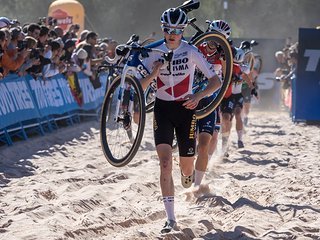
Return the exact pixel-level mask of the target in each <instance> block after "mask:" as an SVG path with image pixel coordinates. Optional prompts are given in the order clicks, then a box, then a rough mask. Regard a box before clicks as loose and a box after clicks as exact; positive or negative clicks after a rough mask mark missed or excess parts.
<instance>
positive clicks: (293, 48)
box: [274, 38, 298, 110]
mask: <svg viewBox="0 0 320 240" xmlns="http://www.w3.org/2000/svg"><path fill="white" fill-rule="evenodd" d="M275 58H276V61H277V65H278V66H277V69H276V70H275V72H274V73H275V76H276V79H277V80H278V81H280V82H281V88H282V91H281V100H282V104H283V106H284V107H286V108H288V109H289V110H290V109H291V103H292V102H291V101H292V99H291V98H292V89H291V86H292V81H293V80H294V78H296V76H297V72H296V71H297V64H298V42H296V43H294V44H292V43H291V41H290V38H289V39H288V40H287V43H286V45H285V46H284V48H283V49H282V50H280V51H277V52H276V53H275Z"/></svg>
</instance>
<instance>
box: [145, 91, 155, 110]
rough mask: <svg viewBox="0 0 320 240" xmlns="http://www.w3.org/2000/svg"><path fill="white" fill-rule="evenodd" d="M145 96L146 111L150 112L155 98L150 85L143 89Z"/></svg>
mask: <svg viewBox="0 0 320 240" xmlns="http://www.w3.org/2000/svg"><path fill="white" fill-rule="evenodd" d="M145 98H146V113H150V112H152V111H153V107H154V101H155V98H156V92H155V91H154V90H153V88H152V87H150V86H148V87H147V89H146V91H145Z"/></svg>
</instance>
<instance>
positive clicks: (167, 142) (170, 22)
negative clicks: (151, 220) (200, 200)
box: [141, 8, 221, 233]
mask: <svg viewBox="0 0 320 240" xmlns="http://www.w3.org/2000/svg"><path fill="white" fill-rule="evenodd" d="M187 23H188V18H187V15H186V14H185V13H184V12H183V11H182V10H181V9H178V8H170V9H168V10H166V11H165V12H164V13H163V14H162V16H161V27H162V30H163V33H164V38H165V41H164V42H163V43H162V44H160V45H159V46H157V47H156V48H158V49H161V50H163V51H165V52H169V51H170V50H172V51H173V58H172V61H171V64H169V65H166V66H165V65H164V64H163V63H162V62H163V61H159V60H161V58H162V57H161V54H159V53H156V52H152V53H151V54H150V56H149V57H148V58H147V59H146V60H145V62H144V63H145V66H146V67H147V68H148V69H149V70H150V72H151V74H150V75H149V76H148V77H146V78H144V79H142V80H141V84H142V86H143V88H146V87H147V86H148V84H149V83H150V82H151V81H152V80H153V79H156V80H157V92H156V101H155V106H154V138H155V144H156V150H157V153H158V157H159V160H160V186H161V191H162V196H163V202H164V206H165V210H166V213H167V221H166V223H165V226H164V227H163V229H162V230H161V233H168V232H170V231H171V230H172V229H173V228H174V226H175V225H176V218H175V214H174V184H173V178H172V142H173V137H174V132H176V136H177V142H178V146H179V158H180V159H179V160H180V168H181V181H182V185H183V186H184V187H190V186H191V185H192V180H193V170H194V155H195V146H196V131H195V130H196V117H195V108H196V107H197V105H198V103H199V101H200V99H201V98H203V97H205V96H207V95H210V94H212V93H213V92H214V91H215V90H217V89H218V88H219V87H220V85H221V83H220V79H219V77H218V76H217V75H216V74H215V72H214V70H213V68H212V66H211V65H210V64H209V63H208V62H207V61H206V59H205V58H204V56H203V55H202V54H201V53H200V52H199V51H198V49H197V48H196V47H194V46H192V45H189V44H188V43H187V42H186V41H184V40H182V34H183V31H184V28H185V27H186V26H187ZM196 66H197V68H199V69H200V70H201V71H202V72H203V74H204V75H205V76H206V77H207V78H208V79H209V84H208V86H207V88H206V89H204V90H203V91H202V92H198V93H196V94H192V84H193V78H194V71H195V67H196ZM169 68H170V69H169Z"/></svg>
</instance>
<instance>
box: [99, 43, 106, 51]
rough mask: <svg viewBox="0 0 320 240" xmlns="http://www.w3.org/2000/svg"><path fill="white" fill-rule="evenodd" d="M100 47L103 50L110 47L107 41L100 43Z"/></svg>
mask: <svg viewBox="0 0 320 240" xmlns="http://www.w3.org/2000/svg"><path fill="white" fill-rule="evenodd" d="M99 47H100V48H101V49H103V50H107V49H108V44H106V43H105V42H102V43H100V45H99Z"/></svg>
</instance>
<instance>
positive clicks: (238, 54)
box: [233, 48, 246, 63]
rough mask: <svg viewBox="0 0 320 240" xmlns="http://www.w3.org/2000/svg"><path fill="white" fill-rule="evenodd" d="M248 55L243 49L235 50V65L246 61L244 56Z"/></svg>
mask: <svg viewBox="0 0 320 240" xmlns="http://www.w3.org/2000/svg"><path fill="white" fill-rule="evenodd" d="M245 55H246V53H245V52H244V51H243V49H241V48H235V55H234V57H233V61H234V62H235V63H242V62H243V60H244V56H245Z"/></svg>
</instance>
